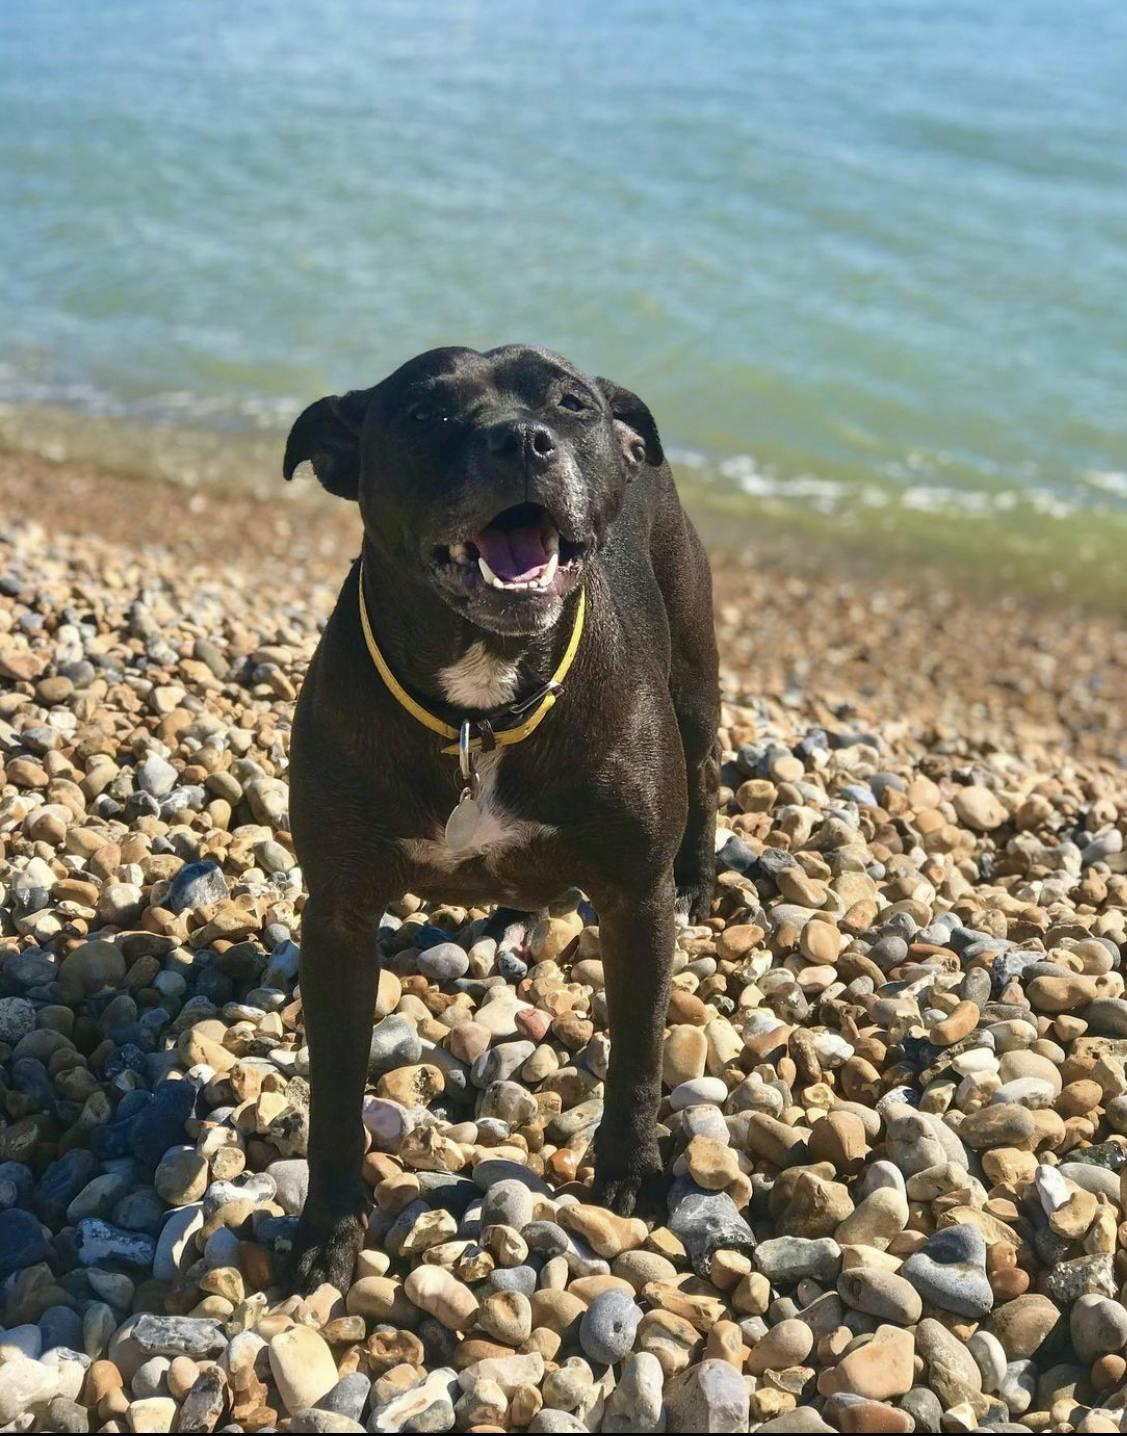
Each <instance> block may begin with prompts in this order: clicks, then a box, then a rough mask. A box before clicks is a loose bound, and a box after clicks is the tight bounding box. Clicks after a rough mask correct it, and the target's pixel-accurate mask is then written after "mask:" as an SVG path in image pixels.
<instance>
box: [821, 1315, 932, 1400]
mask: <svg viewBox="0 0 1127 1436" xmlns="http://www.w3.org/2000/svg"><path fill="white" fill-rule="evenodd" d="M914 1356H915V1342H914V1340H913V1339H912V1333H911V1332H910V1331H903V1330H900V1329H899V1328H898V1327H895V1326H878V1327H877V1329H876V1331H875V1333H874V1334H873V1337H872V1340H871V1341H868V1342H866V1343H865V1344H864V1345H862V1346H859V1347H857V1349H856V1350H853V1351H849V1352H847V1353H846V1355H845V1356H843V1357H842V1359H841V1360H840V1361H839V1362H838V1364H837V1366H836V1367H834V1368H833V1370H832V1371H830V1372H826V1373H825V1376H826V1377H827V1378H829V1380H828V1381H827V1385H828V1386H829V1388H830V1390H831V1391H834V1392H837V1391H842V1392H850V1393H852V1394H853V1395H856V1396H867V1397H869V1398H871V1399H872V1400H875V1401H889V1400H893V1399H895V1398H896V1397H897V1396H904V1395H906V1394H907V1393H908V1392H909V1391H910V1390H911V1389H912V1383H913V1380H914V1377H915V1364H914V1361H913V1357H914ZM821 1386H822V1382H821V1381H819V1388H820V1389H821ZM826 1394H829V1392H827V1393H826Z"/></svg>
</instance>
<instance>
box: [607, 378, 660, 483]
mask: <svg viewBox="0 0 1127 1436" xmlns="http://www.w3.org/2000/svg"><path fill="white" fill-rule="evenodd" d="M595 383H596V384H597V385H598V386H599V388H600V389H601V390H602V393H603V397H604V398H605V399H606V401H607V403H608V404H609V405H610V411H611V413H612V414H613V415H614V417H615V420H616V427H618V426H622V428H623V429H625V432H624V433H623V432H621V430H620V437H621V439H622V448H623V452H624V454H625V456H626V462H627V463H628V464H640V463H642V461H643V460H644V461H645V462H646V463H647V464H649V465H651V466H652V467H653V468H655V469H656V468H657V467H658V466H659V465H660V464H661V463H662V462H663V461H664V459H665V451H664V450H663V449H662V447H661V436H660V435H659V434H658V432H657V420H656V419H655V418H654V416H653V415H652V414H651V413H650V411H649V407H648V406H647V405H646V404H645V403H643V401H642V400H641V399H639V398H638V396H637V394H633V393H631V391H630V390H629V389H624V388H623V387H622V385H621V384H616V383H615V382H614V381H613V380H612V379H596V380H595Z"/></svg>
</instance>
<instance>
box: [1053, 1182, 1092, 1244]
mask: <svg viewBox="0 0 1127 1436" xmlns="http://www.w3.org/2000/svg"><path fill="white" fill-rule="evenodd" d="M1098 1208H1099V1198H1098V1197H1096V1196H1094V1195H1093V1194H1092V1193H1091V1192H1087V1191H1085V1190H1084V1189H1083V1188H1082V1187H1076V1188H1075V1189H1074V1190H1073V1191H1072V1192H1071V1193H1070V1194H1069V1197H1068V1200H1067V1201H1066V1202H1065V1203H1064V1205H1063V1206H1060V1207H1057V1209H1056V1210H1055V1211H1053V1212H1050V1213H1049V1226H1050V1227H1052V1229H1053V1231H1054V1232H1056V1234H1057V1236H1059V1237H1065V1238H1066V1239H1067V1240H1068V1241H1078V1240H1079V1239H1080V1238H1081V1237H1082V1236H1083V1235H1084V1234H1085V1232H1086V1231H1087V1230H1088V1228H1089V1227H1090V1226H1091V1225H1092V1223H1093V1221H1095V1218H1096V1211H1097V1209H1098Z"/></svg>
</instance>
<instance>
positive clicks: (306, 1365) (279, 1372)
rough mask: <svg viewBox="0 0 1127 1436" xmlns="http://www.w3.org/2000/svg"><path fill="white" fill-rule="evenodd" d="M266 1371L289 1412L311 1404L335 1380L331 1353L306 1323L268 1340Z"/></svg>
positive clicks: (329, 1389)
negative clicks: (268, 1364)
mask: <svg viewBox="0 0 1127 1436" xmlns="http://www.w3.org/2000/svg"><path fill="white" fill-rule="evenodd" d="M270 1372H271V1375H272V1376H273V1378H274V1384H275V1385H276V1386H277V1388H278V1394H279V1396H281V1398H282V1401H283V1402H284V1404H285V1407H286V1410H287V1411H289V1412H290V1413H291V1414H292V1413H293V1412H294V1411H301V1410H303V1409H304V1408H306V1407H308V1406H315V1405H316V1404H317V1402H318V1401H319V1400H320V1399H321V1397H322V1396H324V1395H325V1393H326V1392H328V1391H331V1390H332V1388H333V1387H334V1386H335V1385H336V1383H337V1368H336V1362H335V1361H334V1360H333V1353H332V1351H331V1350H330V1349H329V1345H328V1343H327V1342H326V1341H325V1340H324V1339H323V1338H322V1337H321V1336H320V1335H319V1334H318V1333H317V1332H316V1331H314V1330H313V1328H312V1327H309V1326H293V1327H291V1328H290V1329H289V1330H288V1331H283V1332H281V1333H279V1334H278V1335H277V1336H275V1337H274V1338H273V1339H272V1340H271V1342H270Z"/></svg>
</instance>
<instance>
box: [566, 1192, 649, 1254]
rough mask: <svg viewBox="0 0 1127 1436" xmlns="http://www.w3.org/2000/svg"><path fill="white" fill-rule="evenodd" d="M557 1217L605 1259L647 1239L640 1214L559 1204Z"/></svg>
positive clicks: (585, 1205)
mask: <svg viewBox="0 0 1127 1436" xmlns="http://www.w3.org/2000/svg"><path fill="white" fill-rule="evenodd" d="M558 1220H559V1223H560V1225H561V1226H562V1227H563V1228H564V1229H565V1230H566V1231H569V1232H574V1233H576V1234H577V1235H578V1236H581V1237H583V1239H584V1240H585V1241H586V1242H588V1243H589V1244H590V1246H591V1247H592V1248H593V1249H594V1251H595V1252H596V1253H597V1254H598V1255H599V1256H601V1257H605V1258H607V1259H608V1260H610V1259H613V1258H614V1257H616V1256H619V1255H620V1254H621V1253H622V1252H625V1251H632V1250H633V1249H634V1248H636V1247H640V1246H641V1245H642V1243H643V1242H644V1241H645V1240H646V1236H647V1231H646V1224H645V1222H644V1221H642V1220H641V1218H639V1217H620V1216H618V1215H617V1214H616V1213H614V1212H612V1211H608V1210H607V1208H606V1207H596V1206H589V1205H587V1204H585V1203H584V1204H580V1205H576V1206H566V1207H561V1209H560V1212H559V1215H558Z"/></svg>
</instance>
